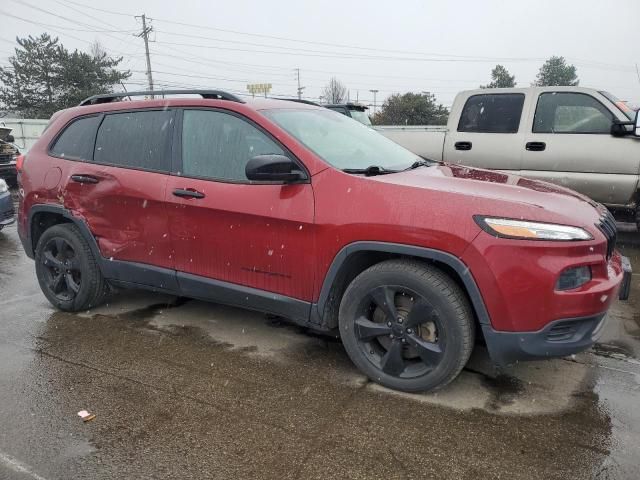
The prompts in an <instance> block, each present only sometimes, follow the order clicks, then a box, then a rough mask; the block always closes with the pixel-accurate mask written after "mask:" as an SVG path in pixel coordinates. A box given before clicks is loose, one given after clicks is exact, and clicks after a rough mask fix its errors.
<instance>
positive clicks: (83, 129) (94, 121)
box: [51, 115, 100, 161]
mask: <svg viewBox="0 0 640 480" xmlns="http://www.w3.org/2000/svg"><path fill="white" fill-rule="evenodd" d="M99 124H100V116H99V115H96V116H93V117H82V118H79V119H77V120H74V121H73V122H72V123H71V124H69V125H67V127H66V128H65V129H64V130H63V131H62V133H61V134H60V135H58V138H57V139H56V140H55V142H54V144H53V146H52V147H51V154H52V155H54V156H56V157H60V158H68V159H70V160H84V161H91V159H92V158H93V142H94V141H95V139H96V129H97V128H98V125H99Z"/></svg>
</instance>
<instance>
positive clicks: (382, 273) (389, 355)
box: [339, 260, 475, 392]
mask: <svg viewBox="0 0 640 480" xmlns="http://www.w3.org/2000/svg"><path fill="white" fill-rule="evenodd" d="M389 306H391V308H389ZM339 324H340V336H341V338H342V343H343V344H344V346H345V349H346V351H347V354H348V355H349V357H350V358H351V360H352V361H353V363H354V364H355V365H356V366H357V367H358V368H359V369H360V370H361V371H362V372H363V373H364V374H365V375H367V376H368V377H369V378H370V379H371V380H373V381H375V382H377V383H380V384H381V385H384V386H385V387H389V388H393V389H396V390H402V391H405V392H422V391H429V390H436V389H439V388H442V387H443V386H445V385H447V384H448V383H449V382H451V381H452V380H453V379H454V378H456V376H457V375H458V374H459V373H460V371H461V370H462V368H463V367H464V365H465V364H466V363H467V361H468V360H469V356H470V355H471V351H472V350H473V345H474V340H475V323H474V319H473V314H472V311H471V307H470V305H469V302H468V300H467V297H466V295H465V294H464V292H463V291H462V290H461V289H460V287H459V286H458V285H457V284H456V283H455V282H454V281H453V280H452V279H451V277H449V276H448V275H447V274H445V273H444V272H443V271H442V270H440V269H438V268H436V267H434V266H431V265H428V264H425V263H422V262H419V261H413V260H388V261H384V262H381V263H378V264H376V265H374V266H372V267H370V268H368V269H367V270H365V271H363V272H362V273H361V274H360V275H358V276H357V277H356V278H355V279H354V280H353V282H352V283H351V284H350V285H349V287H348V288H347V290H346V291H345V294H344V296H343V297H342V301H341V302H340V313H339Z"/></svg>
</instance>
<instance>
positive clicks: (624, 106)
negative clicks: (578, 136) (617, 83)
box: [600, 91, 636, 120]
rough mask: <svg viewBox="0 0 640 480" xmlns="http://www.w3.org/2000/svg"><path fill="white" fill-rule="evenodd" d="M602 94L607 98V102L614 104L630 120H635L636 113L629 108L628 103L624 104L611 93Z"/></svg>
mask: <svg viewBox="0 0 640 480" xmlns="http://www.w3.org/2000/svg"><path fill="white" fill-rule="evenodd" d="M600 93H601V94H602V95H604V96H605V97H607V100H609V101H610V102H611V103H613V104H614V105H615V106H616V107H617V108H618V110H620V111H621V112H622V113H624V114H625V116H626V117H627V118H628V119H629V120H635V118H636V112H634V111H633V109H631V108H629V106H628V105H627V103H626V102H623V101H622V100H620V99H618V98H617V97H616V96H615V95H612V94H610V93H609V92H602V91H601V92H600Z"/></svg>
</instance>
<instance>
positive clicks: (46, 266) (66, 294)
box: [35, 224, 106, 312]
mask: <svg viewBox="0 0 640 480" xmlns="http://www.w3.org/2000/svg"><path fill="white" fill-rule="evenodd" d="M35 261H36V274H37V277H38V283H39V284H40V288H41V289H42V292H43V293H44V295H45V296H46V297H47V299H48V300H49V301H50V302H51V303H52V304H53V305H54V306H56V307H58V308H59V309H60V310H65V311H69V312H76V311H79V310H86V309H88V308H92V307H95V306H97V305H99V304H100V303H102V300H103V299H104V295H105V292H106V286H105V281H104V278H103V277H102V273H101V272H100V269H99V268H98V265H97V263H96V260H95V258H94V256H93V253H92V251H91V248H90V247H89V244H88V243H87V241H86V240H85V239H84V237H83V236H82V234H81V233H80V231H79V230H78V228H77V227H76V226H74V225H70V224H62V225H54V226H53V227H51V228H49V229H48V230H46V231H45V232H44V233H43V234H42V236H41V237H40V240H39V241H38V245H37V246H36V252H35Z"/></svg>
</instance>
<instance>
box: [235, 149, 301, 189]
mask: <svg viewBox="0 0 640 480" xmlns="http://www.w3.org/2000/svg"><path fill="white" fill-rule="evenodd" d="M244 172H245V175H246V176H247V178H248V179H249V180H253V181H258V182H286V183H291V182H299V181H301V180H306V179H307V176H306V175H305V173H304V172H303V171H302V170H300V168H299V167H298V165H297V164H296V162H294V161H293V160H291V159H290V158H289V157H285V156H284V155H258V156H257V157H253V158H252V159H251V160H249V162H248V163H247V166H246V167H245V168H244Z"/></svg>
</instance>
